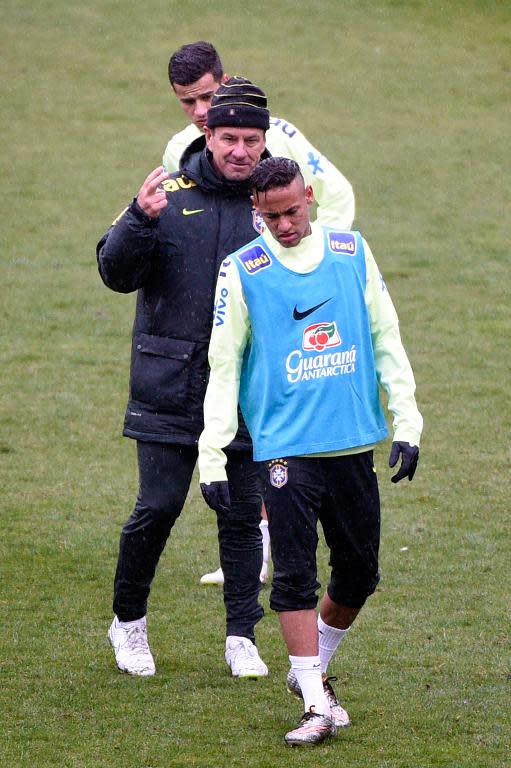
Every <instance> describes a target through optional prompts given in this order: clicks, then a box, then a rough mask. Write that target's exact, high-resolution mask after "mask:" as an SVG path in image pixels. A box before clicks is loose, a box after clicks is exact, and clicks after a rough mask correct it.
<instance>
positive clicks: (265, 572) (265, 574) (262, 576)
mask: <svg viewBox="0 0 511 768" xmlns="http://www.w3.org/2000/svg"><path fill="white" fill-rule="evenodd" d="M259 581H260V582H261V584H266V582H267V581H268V563H266V562H263V567H262V568H261V573H260V574H259Z"/></svg>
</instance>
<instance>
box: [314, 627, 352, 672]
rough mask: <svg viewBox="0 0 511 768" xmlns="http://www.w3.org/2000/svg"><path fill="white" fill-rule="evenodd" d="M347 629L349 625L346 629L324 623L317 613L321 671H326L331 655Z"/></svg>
mask: <svg viewBox="0 0 511 768" xmlns="http://www.w3.org/2000/svg"><path fill="white" fill-rule="evenodd" d="M348 631H349V627H348V629H336V627H331V626H330V625H329V624H325V622H324V621H323V619H322V618H321V616H320V615H319V614H318V632H319V658H320V659H321V671H322V672H323V673H326V671H327V669H328V664H329V663H330V660H331V658H332V656H333V655H334V653H335V652H336V650H337V648H338V646H339V643H340V642H341V640H342V639H343V637H344V635H345V634H346V632H348Z"/></svg>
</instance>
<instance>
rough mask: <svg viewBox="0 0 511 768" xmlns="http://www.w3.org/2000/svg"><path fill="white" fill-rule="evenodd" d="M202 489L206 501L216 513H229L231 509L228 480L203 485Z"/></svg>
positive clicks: (201, 485)
mask: <svg viewBox="0 0 511 768" xmlns="http://www.w3.org/2000/svg"><path fill="white" fill-rule="evenodd" d="M200 489H201V491H202V495H203V496H204V501H205V502H206V504H207V505H208V507H211V509H214V510H215V512H228V511H229V510H230V508H231V497H230V495H229V483H228V482H227V480H217V481H216V482H214V483H201V484H200Z"/></svg>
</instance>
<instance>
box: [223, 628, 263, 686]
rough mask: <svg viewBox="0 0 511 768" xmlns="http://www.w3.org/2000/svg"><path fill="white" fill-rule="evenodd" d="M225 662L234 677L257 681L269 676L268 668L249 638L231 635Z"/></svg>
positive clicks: (226, 646) (228, 640)
mask: <svg viewBox="0 0 511 768" xmlns="http://www.w3.org/2000/svg"><path fill="white" fill-rule="evenodd" d="M225 660H226V662H227V664H228V665H229V667H230V668H231V672H232V676H233V677H239V678H247V679H251V680H257V679H258V678H259V677H266V675H267V674H268V667H267V666H266V664H265V663H264V661H263V660H262V659H261V657H260V656H259V652H258V650H257V648H256V647H255V645H254V643H253V642H251V640H249V639H248V637H238V636H237V635H229V636H228V637H227V638H226V640H225Z"/></svg>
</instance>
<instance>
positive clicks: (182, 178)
mask: <svg viewBox="0 0 511 768" xmlns="http://www.w3.org/2000/svg"><path fill="white" fill-rule="evenodd" d="M268 125H269V112H268V109H267V105H266V97H265V95H264V93H263V92H262V91H261V89H260V88H258V87H257V86H255V85H253V84H252V83H251V82H250V81H248V80H245V79H244V78H231V79H230V80H229V81H227V82H226V83H225V84H224V85H222V86H221V88H220V89H219V90H218V92H217V93H216V95H215V97H214V99H213V102H212V105H211V108H210V110H209V112H208V127H207V128H206V131H205V133H206V145H207V146H206V149H197V148H194V145H193V144H192V146H191V147H190V148H189V150H188V153H187V155H186V156H185V158H184V160H183V163H182V167H181V171H180V172H178V173H174V174H171V175H169V174H167V173H166V172H164V170H163V168H162V167H160V168H157V169H155V170H154V171H153V172H152V173H151V174H149V176H148V177H147V179H146V180H145V182H144V184H143V185H142V187H141V188H140V190H139V193H138V195H137V197H136V198H135V200H134V201H133V202H132V203H131V205H130V206H129V207H128V208H127V209H126V211H125V212H124V213H123V214H122V215H121V216H120V217H119V219H118V220H117V221H116V222H114V225H113V226H112V227H111V228H110V229H109V231H108V232H107V233H106V234H105V235H104V236H103V238H102V239H101V240H100V242H99V243H98V246H97V257H98V265H99V272H100V274H101V277H102V279H103V282H104V283H105V284H106V285H107V286H108V287H109V288H111V289H112V290H114V291H120V292H122V293H129V292H131V291H135V290H137V291H138V296H137V310H136V317H135V323H134V329H133V343H132V358H131V377H130V396H129V401H128V406H127V410H126V416H125V422H124V434H125V435H126V436H128V437H131V438H134V439H135V440H136V441H137V454H138V467H139V481H140V485H139V494H138V498H137V501H136V504H135V508H134V510H133V513H132V515H131V516H130V518H129V519H128V521H127V522H126V523H125V525H124V527H123V529H122V533H121V537H120V546H119V557H118V562H117V570H116V575H115V583H114V602H113V609H114V613H115V617H114V620H113V622H112V625H111V627H110V629H109V632H108V635H109V638H110V641H111V643H112V646H113V648H114V652H115V657H116V662H117V666H118V667H119V669H121V670H122V671H124V672H128V673H130V674H134V675H152V674H154V672H155V666H154V660H153V657H152V654H151V651H150V648H149V645H148V642H147V628H146V611H147V599H148V596H149V591H150V587H151V582H152V579H153V577H154V574H155V571H156V566H157V564H158V560H159V557H160V555H161V553H162V551H163V549H164V547H165V544H166V541H167V538H168V537H169V535H170V531H171V529H172V526H173V525H174V523H175V521H176V519H177V518H178V516H179V514H180V512H181V509H182V507H183V505H184V502H185V499H186V495H187V492H188V489H189V486H190V482H191V478H192V473H193V469H194V466H195V462H196V458H197V440H198V437H199V435H200V433H201V431H202V428H203V416H202V405H203V400H204V394H205V390H206V384H207V377H208V363H207V352H208V344H209V337H210V333H211V325H212V318H213V299H214V292H215V284H216V278H217V274H218V270H219V268H220V265H221V263H222V261H223V260H224V258H225V257H226V256H227V254H229V253H232V252H233V251H235V250H236V249H237V248H239V247H240V246H242V245H244V244H245V243H247V242H249V241H250V240H252V239H253V238H254V236H256V235H257V233H258V232H259V231H260V226H259V222H258V219H257V218H256V217H255V215H254V213H253V211H252V206H251V202H250V190H249V187H248V179H249V177H250V175H251V173H252V171H253V170H254V168H255V166H256V165H257V163H258V162H259V160H260V158H261V156H262V155H263V156H264V153H265V132H266V130H267V128H268ZM218 316H219V315H218V312H217V317H218ZM226 453H227V454H228V464H227V475H228V480H229V491H230V496H231V502H232V503H231V507H230V508H227V507H225V508H224V507H222V505H221V504H220V505H219V510H218V512H217V521H218V531H219V543H220V558H221V564H222V568H223V571H224V576H225V584H224V602H225V607H226V630H227V638H226V650H225V658H226V661H227V663H228V665H229V667H230V668H231V672H232V674H233V676H235V677H252V678H257V677H262V676H264V675H266V674H268V669H267V667H266V665H265V664H264V662H263V661H262V660H261V658H260V657H259V654H258V651H257V648H256V646H255V637H254V627H255V624H256V622H257V621H258V620H259V619H260V618H261V617H262V615H263V609H262V607H261V605H260V604H259V601H258V594H259V589H260V584H259V574H260V570H261V563H262V545H261V532H260V529H259V520H260V507H261V496H260V490H259V483H258V476H257V471H256V468H255V465H254V464H253V462H252V449H251V442H250V438H249V436H248V432H247V431H246V428H244V427H242V428H240V431H239V432H238V434H237V435H236V437H235V439H234V440H233V442H232V443H231V445H230V446H229V448H228V449H227V451H226Z"/></svg>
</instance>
